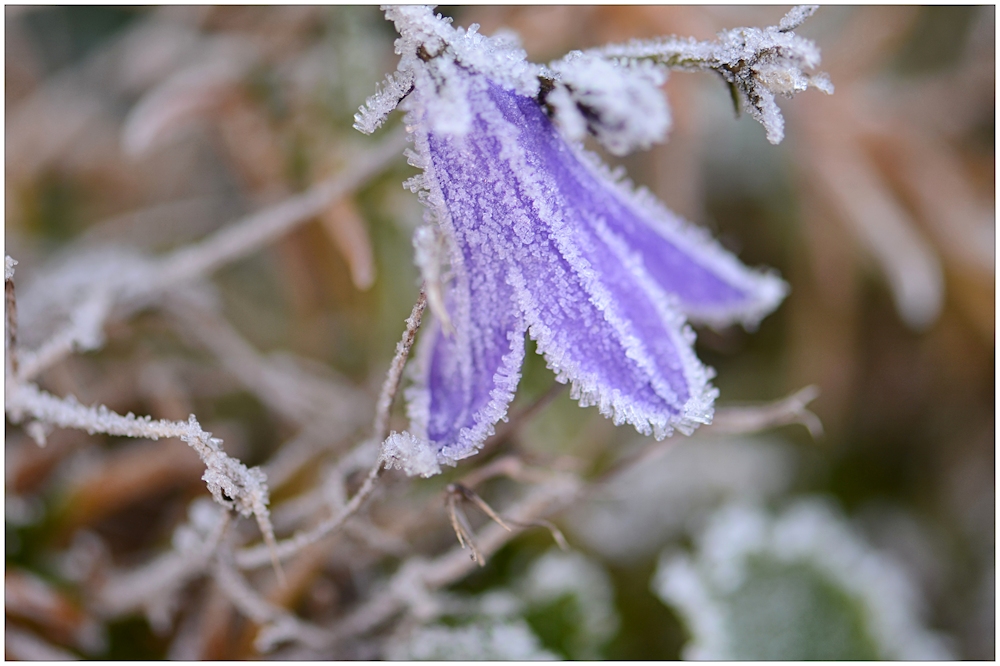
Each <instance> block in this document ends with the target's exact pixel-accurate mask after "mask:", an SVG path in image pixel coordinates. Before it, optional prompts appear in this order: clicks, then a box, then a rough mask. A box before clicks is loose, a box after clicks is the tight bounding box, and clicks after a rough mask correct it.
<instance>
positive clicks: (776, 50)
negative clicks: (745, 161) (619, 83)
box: [587, 6, 833, 143]
mask: <svg viewBox="0 0 1000 666" xmlns="http://www.w3.org/2000/svg"><path fill="white" fill-rule="evenodd" d="M816 9H817V8H816V6H798V7H795V8H793V9H792V10H791V11H789V12H788V13H787V14H786V15H785V17H784V18H783V19H781V22H780V23H779V24H778V25H777V26H771V27H768V28H763V29H760V28H736V29H735V30H726V31H724V32H721V33H719V36H718V39H716V40H715V41H711V42H699V41H696V40H694V39H692V38H687V39H685V38H679V37H667V38H661V39H652V40H634V41H631V42H629V43H627V44H615V45H609V46H603V47H600V48H597V49H592V50H590V51H588V52H587V55H591V56H600V57H604V58H611V59H618V60H620V61H622V62H626V63H636V62H641V61H647V62H652V63H655V64H656V65H660V66H664V67H667V68H669V69H677V70H681V71H686V72H702V71H714V72H717V73H718V74H719V75H720V76H722V78H723V79H724V80H725V81H726V82H727V83H728V84H729V85H730V87H731V89H732V91H733V96H734V98H735V99H738V100H739V101H740V102H742V105H743V107H744V108H745V109H746V110H747V111H748V112H749V113H750V115H751V116H752V117H753V118H754V119H755V120H757V121H758V122H759V123H760V124H761V125H763V126H764V129H766V130H767V140H768V141H770V142H771V143H780V142H781V140H782V138H784V132H785V130H784V127H785V121H784V119H783V118H782V116H781V110H780V109H779V108H778V105H777V104H776V103H775V101H774V97H775V95H783V96H785V97H791V96H792V95H794V94H795V93H798V92H802V91H804V90H806V89H807V88H817V89H819V90H822V91H823V92H825V93H828V94H830V93H832V92H833V84H832V83H830V79H829V78H828V77H827V76H826V75H825V74H807V73H806V70H811V69H813V68H815V67H816V66H817V65H818V64H819V61H820V54H819V49H818V48H817V47H816V45H815V44H814V43H813V42H812V41H810V40H808V39H805V38H803V37H799V36H798V35H796V34H794V33H793V32H792V30H794V29H795V28H797V27H798V26H799V25H801V24H802V22H803V21H804V20H805V19H806V18H808V17H809V16H811V15H812V14H813V12H815V11H816Z"/></svg>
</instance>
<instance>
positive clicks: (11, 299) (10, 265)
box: [3, 255, 17, 374]
mask: <svg viewBox="0 0 1000 666" xmlns="http://www.w3.org/2000/svg"><path fill="white" fill-rule="evenodd" d="M16 265H17V262H16V261H14V260H13V259H12V258H11V257H10V256H9V255H4V260H3V290H4V330H3V333H4V335H3V349H4V352H6V353H5V354H4V373H5V374H11V373H15V372H17V295H16V294H15V293H14V266H16Z"/></svg>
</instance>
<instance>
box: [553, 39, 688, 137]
mask: <svg viewBox="0 0 1000 666" xmlns="http://www.w3.org/2000/svg"><path fill="white" fill-rule="evenodd" d="M550 67H551V69H552V71H553V72H554V73H555V74H556V76H557V81H556V87H555V89H554V90H553V91H552V93H550V94H549V96H548V97H546V99H545V101H546V102H548V103H551V105H552V107H553V111H555V120H556V122H557V123H559V124H560V125H561V126H562V127H563V128H564V130H565V132H564V133H565V134H566V136H567V137H568V138H572V139H577V140H580V139H582V138H583V136H584V130H587V129H589V130H590V131H591V132H592V133H593V134H594V137H595V138H596V139H597V141H598V142H599V143H600V144H601V145H602V146H604V147H605V148H607V149H608V151H609V152H611V153H612V154H614V155H625V154H627V153H630V152H631V151H633V150H636V149H645V148H649V147H650V146H652V145H653V144H654V143H657V142H659V141H662V140H663V139H664V137H665V136H666V134H667V130H668V129H669V128H670V111H669V109H668V107H667V103H666V100H665V99H664V97H663V94H662V93H661V92H660V89H659V87H660V86H661V85H663V83H664V82H665V81H666V76H665V72H664V71H663V70H662V69H661V68H658V67H656V66H655V65H653V63H651V62H637V63H628V62H623V63H617V62H613V61H609V60H607V59H605V58H602V57H599V56H597V55H595V54H593V53H582V52H581V51H573V52H571V53H569V54H567V55H566V57H564V58H563V59H562V60H558V61H556V62H554V63H552V64H551V65H550Z"/></svg>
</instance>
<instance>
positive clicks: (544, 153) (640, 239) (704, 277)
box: [493, 88, 787, 326]
mask: <svg viewBox="0 0 1000 666" xmlns="http://www.w3.org/2000/svg"><path fill="white" fill-rule="evenodd" d="M493 97H494V99H497V101H499V100H500V99H501V98H507V99H509V100H511V101H512V102H513V104H514V105H516V107H517V111H514V110H513V109H511V111H510V112H508V113H507V116H508V119H510V120H511V121H512V122H515V123H518V124H520V125H522V126H523V127H524V128H525V132H526V133H530V134H531V135H532V136H533V140H534V141H535V142H536V144H537V149H536V151H535V152H536V154H537V156H538V158H539V161H540V163H539V168H540V169H544V170H546V171H547V172H548V173H550V174H551V175H552V177H553V178H554V179H555V180H556V182H557V187H558V188H559V189H560V191H562V192H567V193H569V192H572V193H573V196H574V199H575V201H574V204H575V208H577V209H578V210H580V211H582V212H584V214H583V215H582V216H581V220H580V221H581V222H582V223H583V224H586V225H588V226H591V227H592V228H594V230H595V232H597V233H598V234H599V235H600V236H601V237H602V238H608V237H612V238H614V239H617V241H618V242H620V243H621V244H622V245H623V246H624V247H627V248H628V250H629V251H630V252H631V253H634V254H636V255H638V258H639V259H640V260H641V263H642V264H643V266H644V267H645V270H646V271H647V272H648V275H649V277H650V278H651V279H652V280H653V281H654V282H655V283H656V284H657V285H659V287H660V288H661V289H662V290H663V292H665V293H666V294H670V295H671V296H672V297H673V298H674V299H675V300H676V304H677V306H678V307H679V308H680V309H681V311H682V312H683V313H684V314H685V315H687V316H688V317H689V318H690V319H692V320H694V321H699V322H705V323H709V324H712V325H715V326H723V325H727V324H731V323H734V322H742V323H744V324H745V325H747V326H755V325H756V324H757V323H758V322H759V321H760V319H761V318H762V317H764V316H765V315H767V314H768V313H770V312H771V311H773V310H774V309H775V308H776V307H777V306H778V304H779V303H780V302H781V300H782V299H783V298H784V296H785V294H786V293H787V285H786V284H785V283H784V282H783V281H782V280H781V279H780V278H778V277H776V276H775V275H772V274H769V273H761V272H757V271H753V270H751V269H749V268H747V267H746V266H744V265H743V264H742V263H740V261H739V260H738V259H737V258H736V257H735V256H733V255H732V254H731V253H729V252H728V251H726V250H725V249H723V248H722V247H721V246H720V245H719V244H718V243H716V242H715V240H713V239H712V238H711V236H710V235H709V234H708V232H707V231H706V230H705V229H702V228H700V227H696V226H694V225H691V224H689V223H687V222H685V221H684V220H683V219H681V218H680V217H678V216H677V215H675V214H674V213H672V212H670V211H669V210H667V209H666V208H664V207H663V206H662V205H661V204H660V203H659V202H658V201H656V199H655V198H653V197H652V196H651V195H649V194H648V193H646V192H644V191H639V192H636V191H633V190H632V188H631V187H630V186H629V184H628V183H621V182H615V180H614V178H613V177H612V176H611V175H610V174H608V173H607V170H606V169H605V168H604V167H603V166H602V165H600V163H599V162H597V160H596V158H594V157H592V156H590V155H587V154H585V153H584V152H583V151H582V150H580V149H578V148H575V147H572V146H570V145H568V144H567V143H566V142H565V141H564V140H563V139H562V137H561V136H560V135H559V134H558V133H557V132H556V131H555V128H554V127H553V126H552V124H551V122H549V120H548V118H546V117H545V115H544V114H543V113H541V112H540V110H539V109H538V105H537V104H536V103H535V102H534V101H533V100H530V99H528V98H525V97H520V96H516V95H511V94H510V93H507V92H506V91H503V90H502V89H499V88H494V93H493ZM515 114H517V115H520V118H519V119H515V118H514V116H515Z"/></svg>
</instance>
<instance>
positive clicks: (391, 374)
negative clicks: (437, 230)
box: [372, 286, 427, 442]
mask: <svg viewBox="0 0 1000 666" xmlns="http://www.w3.org/2000/svg"><path fill="white" fill-rule="evenodd" d="M426 306H427V290H426V288H425V287H423V286H421V288H420V295H419V296H418V297H417V302H416V303H415V304H414V305H413V311H412V312H411V313H410V316H409V317H408V318H407V320H406V330H405V331H404V332H403V337H402V339H400V341H399V342H398V343H396V355H395V356H394V357H393V359H392V363H391V364H390V365H389V371H388V372H387V373H386V376H385V381H384V382H383V383H382V391H381V393H379V397H378V402H377V403H376V405H375V422H374V424H373V425H372V435H373V438H374V439H375V441H377V442H383V441H385V438H386V437H388V436H389V411H390V410H391V409H392V402H393V400H394V399H395V397H396V392H397V391H398V390H399V384H400V381H401V380H402V378H403V368H404V367H405V366H406V359H407V358H408V357H409V356H410V350H411V349H412V348H413V340H414V339H415V338H416V336H417V330H418V329H419V328H420V322H421V320H422V319H423V315H424V308H425V307H426Z"/></svg>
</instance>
